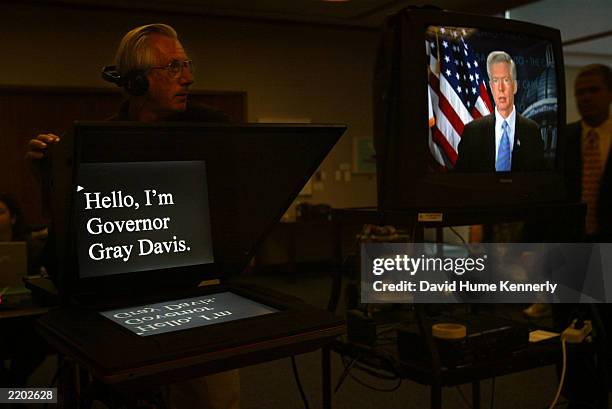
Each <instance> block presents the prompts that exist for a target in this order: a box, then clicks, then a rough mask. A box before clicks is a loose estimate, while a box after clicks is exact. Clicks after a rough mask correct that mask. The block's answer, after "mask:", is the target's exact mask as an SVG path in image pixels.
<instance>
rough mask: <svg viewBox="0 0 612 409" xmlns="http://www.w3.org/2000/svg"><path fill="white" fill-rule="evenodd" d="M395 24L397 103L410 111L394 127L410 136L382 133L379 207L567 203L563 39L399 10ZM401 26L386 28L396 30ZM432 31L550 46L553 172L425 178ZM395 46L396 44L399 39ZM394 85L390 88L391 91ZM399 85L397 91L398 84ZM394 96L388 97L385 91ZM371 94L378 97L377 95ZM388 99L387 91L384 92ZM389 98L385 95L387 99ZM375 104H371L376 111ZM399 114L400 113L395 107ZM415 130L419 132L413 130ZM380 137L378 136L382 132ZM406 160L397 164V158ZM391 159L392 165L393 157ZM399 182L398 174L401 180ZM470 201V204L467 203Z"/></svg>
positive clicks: (505, 22) (542, 30)
mask: <svg viewBox="0 0 612 409" xmlns="http://www.w3.org/2000/svg"><path fill="white" fill-rule="evenodd" d="M392 19H406V21H405V22H404V24H399V27H400V28H401V29H400V32H399V33H398V35H399V36H400V39H399V40H401V41H400V43H401V44H400V45H399V46H400V50H399V52H400V60H399V62H398V63H399V69H398V67H395V69H396V70H398V71H399V72H396V73H395V75H397V78H398V83H399V84H398V85H399V86H400V87H405V88H408V87H411V89H410V91H409V93H408V92H407V91H404V92H402V93H400V96H399V98H398V101H399V103H400V104H402V106H403V107H405V108H407V109H405V110H404V111H401V112H394V114H395V115H396V117H397V118H398V119H397V122H398V127H399V129H403V130H408V129H410V130H412V132H411V134H410V135H408V136H404V137H402V136H400V135H393V134H392V132H393V131H389V130H386V131H385V132H387V133H386V134H385V135H383V140H384V142H383V143H382V144H378V146H379V147H380V146H382V147H383V149H382V152H379V151H377V169H378V172H379V175H378V182H379V185H378V207H379V209H381V210H409V209H414V208H422V209H430V210H435V209H437V208H461V207H465V206H472V205H478V206H498V205H504V206H507V205H514V204H525V205H529V204H544V203H554V202H560V201H563V200H564V199H565V189H564V185H563V167H564V163H563V157H564V156H565V155H564V140H565V138H564V135H563V133H564V132H563V131H564V125H565V122H566V104H565V77H564V62H563V52H562V46H561V36H560V32H559V30H557V29H553V28H549V27H545V26H541V25H537V24H532V23H525V22H520V21H515V20H509V19H503V18H496V17H489V16H481V15H470V14H461V13H454V12H446V11H436V10H404V11H402V12H400V13H399V14H397V15H395V16H393V17H392ZM397 21H398V20H395V21H392V20H390V21H389V24H397ZM429 26H452V27H469V28H476V29H482V30H489V31H498V32H508V33H521V34H524V35H527V36H531V37H534V38H538V39H542V40H545V41H549V42H550V43H551V44H552V47H553V58H554V61H555V71H556V74H557V75H556V83H557V124H558V129H557V135H558V139H557V149H556V152H555V161H554V168H553V169H551V170H545V171H534V172H508V173H499V174H496V173H453V172H448V173H430V172H429V170H428V166H427V161H428V159H429V157H430V155H431V154H430V151H429V146H428V126H427V121H426V118H427V116H428V111H427V103H426V101H427V80H426V78H427V66H428V61H427V56H426V53H425V51H424V44H425V40H426V30H427V28H428V27H429ZM396 40H398V39H397V38H396ZM392 82H393V81H389V85H390V84H391V83H392ZM396 86H397V85H396ZM386 91H387V93H388V94H392V92H393V91H392V90H386ZM375 92H376V91H375ZM383 92H385V91H383ZM387 97H388V96H387ZM376 102H377V101H375V104H376ZM398 109H401V108H398ZM414 124H419V125H416V126H415V125H414ZM378 131H379V132H382V131H381V130H380V129H379V130H378ZM398 152H402V153H404V155H405V157H403V158H397V153H398ZM394 153H395V156H396V158H394V157H393V155H394ZM397 175H403V176H402V177H399V176H397ZM466 196H468V197H466Z"/></svg>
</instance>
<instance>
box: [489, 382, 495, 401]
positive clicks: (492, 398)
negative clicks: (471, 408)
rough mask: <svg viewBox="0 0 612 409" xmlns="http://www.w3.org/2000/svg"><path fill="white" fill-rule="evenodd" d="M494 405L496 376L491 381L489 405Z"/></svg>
mask: <svg viewBox="0 0 612 409" xmlns="http://www.w3.org/2000/svg"><path fill="white" fill-rule="evenodd" d="M494 406H495V378H493V380H492V382H491V405H490V406H489V408H490V409H493V407H494Z"/></svg>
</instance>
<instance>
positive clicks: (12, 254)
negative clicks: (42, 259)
mask: <svg viewBox="0 0 612 409" xmlns="http://www.w3.org/2000/svg"><path fill="white" fill-rule="evenodd" d="M27 270H28V256H27V247H26V243H25V241H3V242H0V289H2V288H3V287H8V286H20V285H22V284H23V277H25V276H26V274H27Z"/></svg>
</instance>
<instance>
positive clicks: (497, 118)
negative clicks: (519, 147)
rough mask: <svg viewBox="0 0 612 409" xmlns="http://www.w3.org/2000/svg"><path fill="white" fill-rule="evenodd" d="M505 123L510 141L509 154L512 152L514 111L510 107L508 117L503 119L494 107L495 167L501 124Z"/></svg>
mask: <svg viewBox="0 0 612 409" xmlns="http://www.w3.org/2000/svg"><path fill="white" fill-rule="evenodd" d="M504 121H506V122H507V123H508V138H509V139H510V152H512V151H513V150H514V130H515V129H516V127H515V125H516V109H514V105H512V112H510V115H508V118H504V117H503V116H501V114H500V113H499V112H498V111H497V107H495V166H496V167H497V156H498V153H499V145H500V143H501V138H502V134H503V129H502V124H503V123H504Z"/></svg>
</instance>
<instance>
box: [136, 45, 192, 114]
mask: <svg viewBox="0 0 612 409" xmlns="http://www.w3.org/2000/svg"><path fill="white" fill-rule="evenodd" d="M148 40H149V44H150V46H151V48H152V50H153V52H154V54H156V55H157V63H156V64H155V66H156V67H165V66H166V65H168V64H169V63H171V62H172V61H179V62H183V61H186V60H188V59H189V57H187V54H185V50H184V49H183V46H182V45H181V43H180V42H178V41H177V40H174V39H172V38H170V37H166V36H163V35H152V36H150V37H149V39H148ZM147 79H148V80H149V92H148V93H147V95H146V97H147V103H148V105H149V108H150V110H151V111H153V112H157V113H160V114H168V113H173V112H180V111H184V110H185V108H186V107H187V95H188V88H189V86H190V85H191V84H192V83H193V74H192V73H191V71H190V70H189V69H187V68H185V67H183V70H182V71H181V73H180V75H178V77H176V78H173V76H172V75H171V73H170V72H168V70H167V69H163V68H154V69H151V70H149V72H148V74H147Z"/></svg>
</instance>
